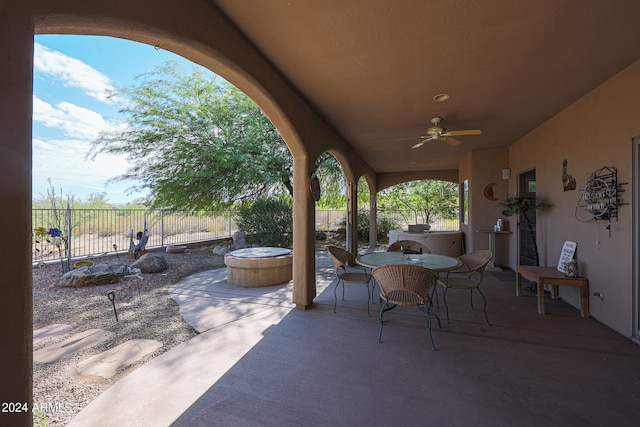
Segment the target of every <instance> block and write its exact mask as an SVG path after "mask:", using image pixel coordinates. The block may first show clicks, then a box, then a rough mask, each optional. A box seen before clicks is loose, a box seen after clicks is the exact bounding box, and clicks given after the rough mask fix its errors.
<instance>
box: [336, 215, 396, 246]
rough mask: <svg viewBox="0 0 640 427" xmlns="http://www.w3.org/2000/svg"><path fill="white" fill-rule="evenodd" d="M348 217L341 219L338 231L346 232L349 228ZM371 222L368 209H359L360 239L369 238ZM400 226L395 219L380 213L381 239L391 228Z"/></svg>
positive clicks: (379, 230) (378, 232)
mask: <svg viewBox="0 0 640 427" xmlns="http://www.w3.org/2000/svg"><path fill="white" fill-rule="evenodd" d="M346 221H347V220H346V219H343V220H342V221H341V224H340V227H338V230H337V232H338V233H342V234H344V233H345V232H346V229H347V224H346ZM370 228H371V226H370V222H369V212H368V211H358V239H359V240H369V230H370ZM396 228H399V225H398V223H396V222H395V221H394V220H393V219H391V218H390V217H388V216H386V215H378V218H377V238H378V239H380V238H382V237H385V236H386V235H387V234H389V230H394V229H396Z"/></svg>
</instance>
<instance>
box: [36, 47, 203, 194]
mask: <svg viewBox="0 0 640 427" xmlns="http://www.w3.org/2000/svg"><path fill="white" fill-rule="evenodd" d="M168 60H173V61H177V62H179V63H180V64H182V66H183V67H184V68H185V69H186V70H188V71H190V70H191V67H193V66H194V64H193V63H191V62H189V61H187V60H186V59H184V58H182V57H179V56H177V55H175V54H173V53H171V52H167V51H165V50H161V49H156V48H154V47H153V46H149V45H145V44H141V43H135V42H131V41H128V40H121V39H115V38H111V37H98V36H69V35H43V36H36V38H35V45H34V78H33V97H34V99H33V178H32V179H33V197H34V198H37V197H39V196H41V195H45V194H46V192H47V188H48V187H49V184H48V182H47V180H48V179H51V182H52V184H53V186H54V187H55V188H56V190H57V191H58V192H59V191H60V189H61V190H62V192H63V194H65V195H67V194H73V195H76V196H77V197H80V198H83V199H86V197H87V196H88V195H89V194H91V193H102V192H106V193H107V200H108V201H109V202H111V203H125V202H127V201H133V200H134V199H136V198H139V197H140V196H142V195H141V194H139V193H137V194H131V195H127V194H126V189H127V188H128V187H130V186H131V185H132V184H134V183H133V182H117V183H107V181H109V179H111V178H114V177H116V176H118V175H121V174H123V173H124V172H125V171H126V169H127V167H128V164H127V161H126V160H125V159H124V158H122V157H115V156H109V155H104V154H101V155H99V156H98V157H97V158H96V159H95V160H93V161H92V160H85V155H86V153H87V151H88V149H89V142H90V141H92V140H93V139H94V138H95V137H96V136H97V135H98V133H99V132H100V131H102V130H109V129H114V128H117V127H118V126H119V123H120V117H119V115H118V109H119V106H118V104H117V100H116V101H114V100H109V99H107V97H106V93H107V91H109V90H113V89H115V88H123V87H128V86H131V85H132V84H134V80H135V78H136V77H137V76H139V75H141V74H144V73H147V72H149V71H152V70H153V69H154V68H155V67H156V66H158V65H161V64H163V63H164V62H166V61H168Z"/></svg>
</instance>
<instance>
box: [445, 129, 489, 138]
mask: <svg viewBox="0 0 640 427" xmlns="http://www.w3.org/2000/svg"><path fill="white" fill-rule="evenodd" d="M465 135H482V131H481V130H480V129H468V130H452V131H450V132H447V133H445V134H444V135H442V136H465Z"/></svg>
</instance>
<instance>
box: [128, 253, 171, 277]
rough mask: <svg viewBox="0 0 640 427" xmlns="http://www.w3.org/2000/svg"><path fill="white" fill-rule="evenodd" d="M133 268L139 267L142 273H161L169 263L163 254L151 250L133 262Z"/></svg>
mask: <svg viewBox="0 0 640 427" xmlns="http://www.w3.org/2000/svg"><path fill="white" fill-rule="evenodd" d="M131 268H139V269H140V271H141V272H142V273H160V272H161V271H165V270H166V269H167V268H169V264H168V263H167V260H166V259H165V258H164V255H163V254H161V253H153V252H149V253H146V254H144V255H142V256H141V257H140V258H138V260H137V261H136V262H134V263H133V264H131Z"/></svg>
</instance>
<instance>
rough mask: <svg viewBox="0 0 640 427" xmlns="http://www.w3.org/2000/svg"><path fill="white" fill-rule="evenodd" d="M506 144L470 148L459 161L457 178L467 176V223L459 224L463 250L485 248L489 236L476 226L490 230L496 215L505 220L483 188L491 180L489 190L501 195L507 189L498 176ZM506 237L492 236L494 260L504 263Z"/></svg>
mask: <svg viewBox="0 0 640 427" xmlns="http://www.w3.org/2000/svg"><path fill="white" fill-rule="evenodd" d="M508 153H509V152H508V149H507V148H493V149H486V150H473V151H471V152H470V153H469V154H468V155H467V156H466V157H465V159H464V161H463V162H461V164H460V178H459V179H460V182H462V181H464V180H465V179H466V180H469V223H468V224H461V225H460V229H461V230H462V231H464V232H465V249H466V251H467V252H471V251H475V250H479V249H488V248H489V236H488V235H487V234H486V233H480V232H478V230H493V226H494V224H495V223H496V221H497V220H498V218H503V219H504V220H505V221H509V219H506V218H504V217H503V216H502V214H501V209H500V206H499V205H498V200H489V199H487V198H486V197H485V195H484V189H485V187H486V186H487V185H489V184H494V183H495V185H494V186H493V194H494V197H495V198H497V199H503V198H504V196H505V195H506V194H507V191H508V182H507V181H506V180H503V179H502V169H504V168H507V167H508V164H509V154H508ZM508 245H509V241H508V240H507V239H504V236H497V238H496V248H495V249H496V251H495V252H496V260H495V261H496V264H498V265H507V264H508Z"/></svg>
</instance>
